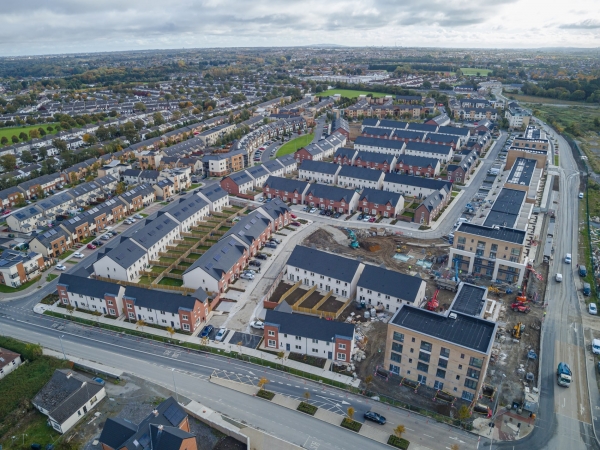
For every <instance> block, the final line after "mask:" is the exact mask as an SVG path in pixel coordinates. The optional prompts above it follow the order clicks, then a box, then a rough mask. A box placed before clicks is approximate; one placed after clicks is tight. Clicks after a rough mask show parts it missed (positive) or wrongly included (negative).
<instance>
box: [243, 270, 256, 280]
mask: <svg viewBox="0 0 600 450" xmlns="http://www.w3.org/2000/svg"><path fill="white" fill-rule="evenodd" d="M240 278H242V279H243V280H254V275H252V274H251V273H245V272H244V273H242V274H241V275H240Z"/></svg>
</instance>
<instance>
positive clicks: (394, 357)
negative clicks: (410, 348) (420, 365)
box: [390, 352, 402, 362]
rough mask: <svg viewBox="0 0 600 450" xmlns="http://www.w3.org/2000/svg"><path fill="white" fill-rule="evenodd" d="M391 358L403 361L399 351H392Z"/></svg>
mask: <svg viewBox="0 0 600 450" xmlns="http://www.w3.org/2000/svg"><path fill="white" fill-rule="evenodd" d="M390 359H391V360H392V361H396V362H402V355H399V354H398V353H394V352H392V353H391V354H390Z"/></svg>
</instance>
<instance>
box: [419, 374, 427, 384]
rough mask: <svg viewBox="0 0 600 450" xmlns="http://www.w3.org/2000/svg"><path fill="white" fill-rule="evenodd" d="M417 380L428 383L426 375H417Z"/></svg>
mask: <svg viewBox="0 0 600 450" xmlns="http://www.w3.org/2000/svg"><path fill="white" fill-rule="evenodd" d="M417 381H418V382H419V383H421V384H426V383H427V377H426V376H425V375H419V376H418V377H417Z"/></svg>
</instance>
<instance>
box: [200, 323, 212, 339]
mask: <svg viewBox="0 0 600 450" xmlns="http://www.w3.org/2000/svg"><path fill="white" fill-rule="evenodd" d="M214 329H215V327H213V326H212V325H206V326H205V327H204V328H202V331H201V332H200V337H201V338H207V337H208V335H209V334H210V333H211V332H212V330H214Z"/></svg>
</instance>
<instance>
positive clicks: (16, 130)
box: [0, 123, 59, 147]
mask: <svg viewBox="0 0 600 450" xmlns="http://www.w3.org/2000/svg"><path fill="white" fill-rule="evenodd" d="M57 125H58V123H40V124H37V125H28V126H26V127H11V128H0V139H2V137H3V136H6V139H8V144H5V145H12V144H13V141H11V138H12V137H13V136H17V137H19V134H20V133H22V132H24V133H25V134H27V135H28V136H29V132H30V131H31V130H37V129H38V128H43V129H44V131H45V132H46V133H47V134H56V133H58V131H59V130H57V129H56V128H57ZM48 126H51V127H52V128H54V131H50V132H49V131H48V130H47V127H48ZM19 142H21V141H19ZM0 146H2V147H4V146H3V145H1V144H0Z"/></svg>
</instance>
